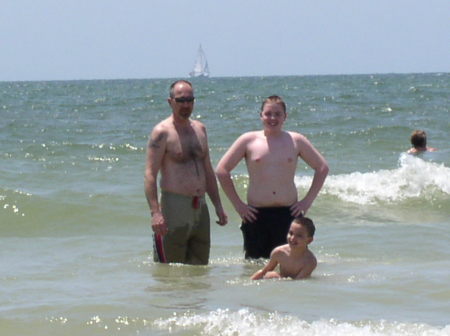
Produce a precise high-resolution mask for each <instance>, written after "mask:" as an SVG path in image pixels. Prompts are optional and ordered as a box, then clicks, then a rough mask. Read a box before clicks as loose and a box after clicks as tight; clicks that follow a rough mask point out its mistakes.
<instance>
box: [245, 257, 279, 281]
mask: <svg viewBox="0 0 450 336" xmlns="http://www.w3.org/2000/svg"><path fill="white" fill-rule="evenodd" d="M277 265H278V260H277V257H276V250H273V251H272V253H271V254H270V260H269V262H268V263H267V265H266V266H264V268H263V269H260V270H259V271H257V272H256V273H255V274H253V275H252V277H251V278H250V279H252V280H259V279H262V278H264V275H266V273H267V272H270V271H273V270H274V269H275V267H277Z"/></svg>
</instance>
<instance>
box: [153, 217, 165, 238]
mask: <svg viewBox="0 0 450 336" xmlns="http://www.w3.org/2000/svg"><path fill="white" fill-rule="evenodd" d="M152 229H153V232H154V233H156V234H159V235H161V236H164V235H165V234H166V233H167V232H168V231H169V230H168V228H167V225H166V220H165V219H164V217H163V214H162V213H161V212H154V213H153V214H152Z"/></svg>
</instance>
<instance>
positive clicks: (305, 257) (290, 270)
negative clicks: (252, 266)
mask: <svg viewBox="0 0 450 336" xmlns="http://www.w3.org/2000/svg"><path fill="white" fill-rule="evenodd" d="M315 230H316V229H315V227H314V223H313V221H312V220H311V219H309V218H306V217H297V218H295V219H294V220H293V221H292V223H291V226H290V227H289V232H288V234H287V242H288V243H287V244H285V245H282V246H278V247H276V248H275V249H274V250H273V251H272V253H271V254H270V260H269V262H268V263H267V265H266V266H265V267H264V268H263V269H261V270H259V271H257V272H256V273H255V274H253V275H252V277H251V279H252V280H259V279H279V278H291V279H294V280H298V279H304V278H308V277H309V276H310V275H311V273H312V272H313V271H314V269H315V268H316V266H317V259H316V257H315V256H314V254H313V253H312V252H311V251H310V250H309V249H308V245H309V244H310V243H311V242H312V241H313V239H314V232H315ZM277 265H280V271H279V272H276V271H274V270H275V268H276V267H277Z"/></svg>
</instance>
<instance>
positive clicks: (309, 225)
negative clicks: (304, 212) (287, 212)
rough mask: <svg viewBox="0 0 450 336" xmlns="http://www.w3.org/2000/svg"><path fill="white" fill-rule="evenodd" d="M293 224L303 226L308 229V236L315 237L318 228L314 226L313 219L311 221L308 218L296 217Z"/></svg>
mask: <svg viewBox="0 0 450 336" xmlns="http://www.w3.org/2000/svg"><path fill="white" fill-rule="evenodd" d="M292 222H293V223H297V224H300V225H303V226H304V227H305V228H306V231H307V232H308V235H309V236H310V237H314V233H315V232H316V227H315V226H314V223H313V221H312V220H311V219H309V218H308V217H303V216H298V217H295V218H294V220H293V221H292Z"/></svg>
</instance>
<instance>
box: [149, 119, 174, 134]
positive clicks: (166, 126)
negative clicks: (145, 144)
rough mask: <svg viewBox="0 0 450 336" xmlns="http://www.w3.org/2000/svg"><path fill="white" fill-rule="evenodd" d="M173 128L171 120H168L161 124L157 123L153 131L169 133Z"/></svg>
mask: <svg viewBox="0 0 450 336" xmlns="http://www.w3.org/2000/svg"><path fill="white" fill-rule="evenodd" d="M171 127H173V126H172V122H171V120H170V118H166V119H164V120H161V121H160V122H159V123H157V124H156V125H155V126H154V127H153V131H156V132H167V131H168V130H169V129H170V128H171Z"/></svg>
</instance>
